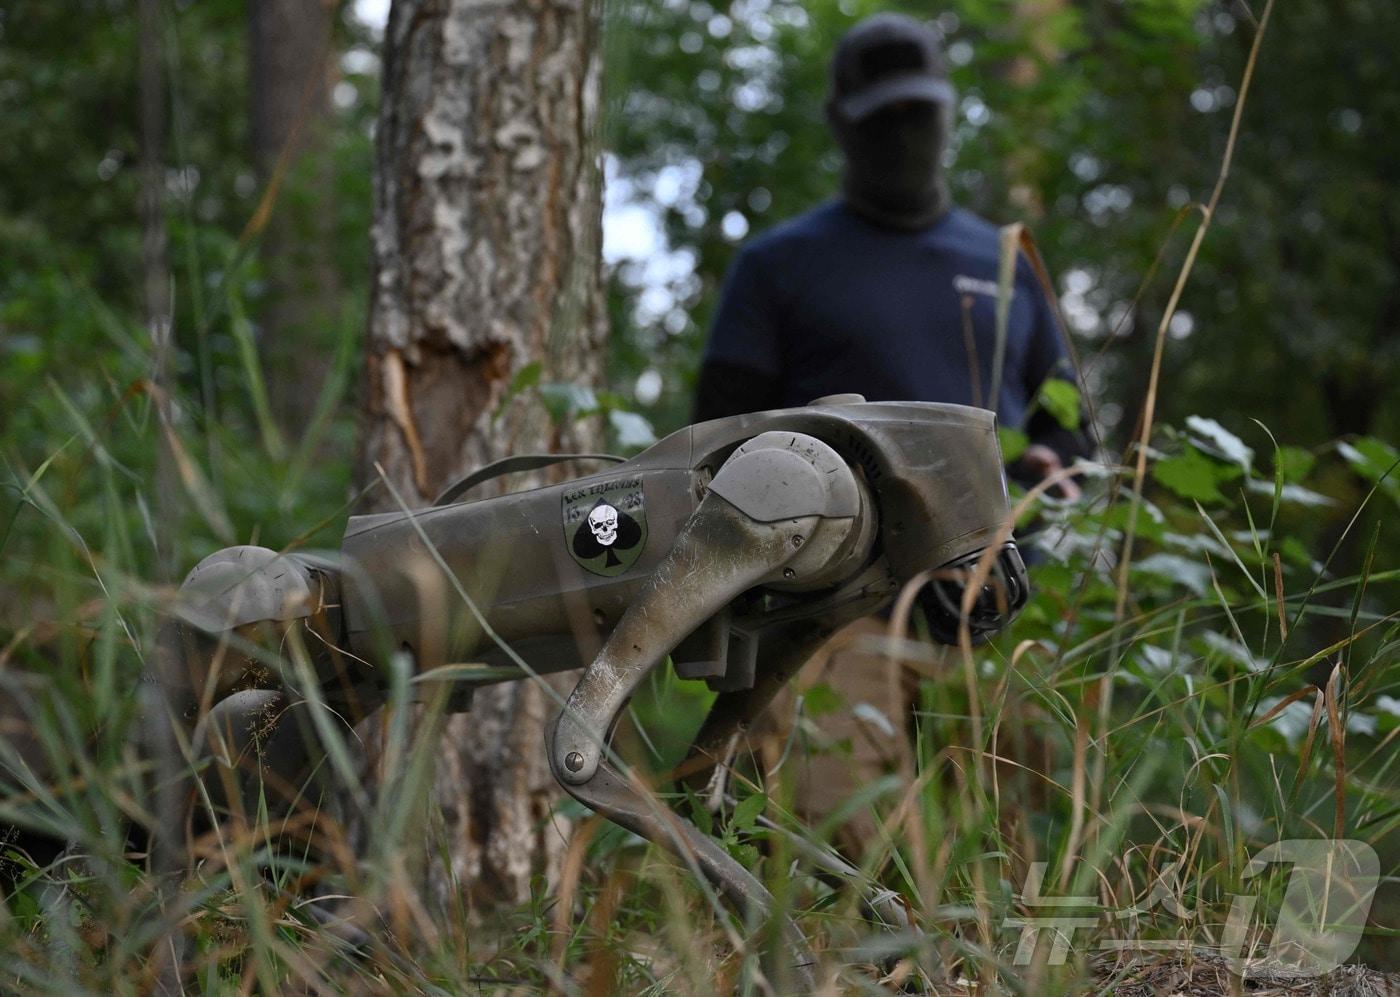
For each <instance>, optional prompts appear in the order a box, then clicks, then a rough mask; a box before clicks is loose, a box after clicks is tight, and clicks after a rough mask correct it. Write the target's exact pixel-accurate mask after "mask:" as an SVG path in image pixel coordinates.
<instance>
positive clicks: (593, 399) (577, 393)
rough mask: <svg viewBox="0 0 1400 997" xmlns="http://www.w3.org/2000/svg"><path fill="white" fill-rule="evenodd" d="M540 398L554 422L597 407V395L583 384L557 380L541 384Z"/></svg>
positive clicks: (595, 409) (588, 411)
mask: <svg viewBox="0 0 1400 997" xmlns="http://www.w3.org/2000/svg"><path fill="white" fill-rule="evenodd" d="M540 399H541V400H542V401H543V402H544V407H545V409H546V410H547V411H548V412H549V417H550V418H551V419H553V420H554V421H555V422H567V421H568V420H570V419H573V418H576V417H577V416H580V415H586V414H588V413H590V412H595V411H597V409H598V396H597V395H595V394H594V393H593V389H592V388H590V387H588V386H587V385H584V384H572V383H569V382H557V381H556V382H551V383H549V384H541V385H540Z"/></svg>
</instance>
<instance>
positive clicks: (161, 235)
mask: <svg viewBox="0 0 1400 997" xmlns="http://www.w3.org/2000/svg"><path fill="white" fill-rule="evenodd" d="M137 31H138V41H137V45H138V58H137V61H138V65H139V71H140V74H139V77H138V84H137V86H138V91H139V96H140V102H141V103H140V106H141V277H142V279H141V292H142V299H143V305H144V308H145V313H146V314H145V318H146V330H147V333H148V335H149V336H150V337H151V374H150V382H151V388H152V390H151V399H152V403H153V405H154V406H155V412H156V480H155V482H154V486H155V487H154V494H153V496H152V498H153V501H154V503H155V510H154V511H155V514H156V523H157V524H158V525H159V526H160V528H161V529H163V530H164V529H167V528H168V527H169V525H170V524H171V523H173V522H174V519H173V515H172V514H173V510H172V509H171V507H170V503H171V502H172V501H173V500H174V498H175V496H176V495H177V494H178V493H179V486H178V479H177V478H176V475H175V465H174V459H173V456H172V454H171V452H170V447H169V444H168V440H167V437H166V433H167V432H170V431H171V427H170V412H171V405H170V392H171V389H172V385H171V383H170V380H171V379H170V372H171V366H172V365H171V351H172V346H173V344H172V324H173V323H172V319H171V314H170V309H171V303H170V263H169V259H168V257H167V253H166V247H167V241H168V240H167V237H166V230H165V86H164V74H163V73H162V71H161V69H162V67H161V63H162V61H163V54H162V53H163V46H162V45H161V37H160V5H159V3H158V0H140V3H139V4H138V7H137ZM155 574H156V579H157V580H158V581H162V582H166V581H170V580H171V579H172V578H173V576H174V574H175V550H174V543H173V538H171V537H170V536H169V535H168V533H162V534H160V535H158V536H157V537H156V563H155Z"/></svg>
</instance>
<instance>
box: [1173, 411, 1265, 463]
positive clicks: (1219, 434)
mask: <svg viewBox="0 0 1400 997" xmlns="http://www.w3.org/2000/svg"><path fill="white" fill-rule="evenodd" d="M1186 428H1187V429H1189V430H1190V431H1191V432H1193V433H1195V434H1196V435H1197V436H1199V437H1200V438H1201V439H1202V440H1203V441H1205V442H1206V443H1207V444H1209V448H1213V449H1215V450H1216V451H1218V452H1219V453H1220V455H1221V456H1222V457H1224V458H1225V459H1226V460H1228V461H1230V462H1231V463H1232V464H1238V465H1239V466H1240V467H1242V468H1244V469H1245V470H1246V471H1248V470H1249V469H1250V468H1251V467H1253V466H1254V451H1253V450H1251V449H1250V448H1249V447H1247V446H1245V444H1244V441H1243V440H1241V439H1240V438H1239V437H1238V436H1236V435H1235V434H1234V433H1232V432H1230V431H1229V430H1228V429H1226V428H1225V427H1224V426H1222V425H1220V423H1218V422H1216V421H1215V420H1214V419H1207V418H1205V417H1204V416H1199V415H1188V416H1187V417H1186Z"/></svg>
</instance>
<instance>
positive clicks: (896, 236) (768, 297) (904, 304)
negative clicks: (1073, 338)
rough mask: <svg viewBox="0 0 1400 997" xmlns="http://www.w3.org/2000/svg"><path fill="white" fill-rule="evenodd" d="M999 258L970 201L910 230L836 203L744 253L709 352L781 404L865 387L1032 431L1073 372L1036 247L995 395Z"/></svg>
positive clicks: (1022, 280) (1024, 266)
mask: <svg viewBox="0 0 1400 997" xmlns="http://www.w3.org/2000/svg"><path fill="white" fill-rule="evenodd" d="M999 256H1000V243H999V233H998V230H997V228H996V226H994V225H992V224H991V223H989V222H986V221H983V220H982V219H981V218H978V217H977V216H976V215H974V214H972V213H971V212H968V211H964V210H962V209H960V208H953V209H951V210H950V211H948V212H947V213H946V214H945V215H944V216H943V217H942V218H941V219H940V220H939V221H938V222H936V223H934V225H933V226H931V227H930V228H927V229H924V230H922V231H917V232H900V231H895V230H892V229H888V228H882V227H879V226H876V225H875V224H873V223H871V222H869V221H867V220H865V219H864V218H862V217H861V216H860V215H858V214H856V213H855V212H853V211H851V210H850V209H849V208H848V207H846V206H845V205H844V204H843V203H841V202H839V201H835V202H831V203H828V204H823V205H822V206H820V207H818V208H816V209H814V210H812V211H809V212H807V213H806V214H803V215H800V216H798V217H796V218H794V219H791V220H790V221H788V222H785V223H783V224H781V225H778V226H777V227H775V228H773V229H771V230H769V231H767V232H765V233H763V234H762V235H760V236H759V237H758V238H756V239H754V240H753V241H751V242H750V243H749V244H748V245H746V246H745V247H744V248H743V249H742V250H741V251H740V253H739V255H738V257H737V258H736V259H735V261H734V263H733V265H732V266H731V268H730V270H729V274H728V276H727V277H726V279H725V285H724V290H723V293H722V296H721V300H720V305H719V309H718V311H717V313H716V316H715V320H714V325H713V328H712V330H711V333H710V339H709V343H708V345H707V346H706V350H705V358H704V359H705V362H706V364H709V365H716V366H719V365H723V366H726V367H738V368H741V369H743V370H745V371H748V372H752V373H753V374H754V375H759V376H761V377H763V378H764V379H765V380H767V379H771V383H772V384H773V388H774V390H773V395H774V397H773V398H772V399H771V401H772V402H773V403H774V404H776V405H778V406H781V407H788V406H796V405H805V404H807V403H808V402H810V401H812V400H813V399H814V398H819V397H821V396H822V395H830V394H837V393H840V392H848V391H854V392H859V393H860V394H863V395H864V396H865V397H866V398H867V399H869V400H870V401H931V402H953V403H957V404H960V405H974V404H975V405H978V406H980V407H982V408H995V409H996V412H997V415H998V417H999V418H1000V420H1001V422H1002V423H1003V424H1004V425H1009V426H1016V427H1024V426H1025V423H1026V415H1027V409H1028V407H1029V406H1030V404H1031V402H1032V401H1033V400H1034V398H1035V396H1036V394H1037V392H1038V391H1039V389H1040V385H1041V384H1042V383H1043V382H1044V381H1045V379H1046V378H1047V377H1050V376H1060V377H1064V378H1066V379H1072V378H1073V372H1072V370H1071V368H1070V365H1069V363H1068V361H1067V358H1066V351H1065V346H1064V342H1063V340H1062V339H1061V337H1060V333H1059V331H1058V329H1057V327H1056V324H1055V319H1054V315H1053V313H1052V311H1051V309H1050V307H1049V305H1048V303H1047V302H1046V300H1045V296H1044V294H1043V293H1042V291H1041V288H1040V285H1039V283H1038V282H1037V281H1036V279H1035V276H1034V274H1033V273H1032V271H1031V268H1030V265H1029V264H1028V263H1027V261H1026V260H1025V258H1024V257H1022V258H1020V259H1018V261H1017V269H1016V277H1015V281H1014V283H1013V290H1012V295H1011V306H1010V316H1009V320H1008V322H1007V337H1006V344H1005V357H1004V360H1003V366H1002V372H1001V380H1000V390H999V392H998V395H999V397H998V398H997V400H996V404H995V405H992V404H990V400H989V399H990V392H991V385H992V380H993V373H992V372H993V365H994V361H995V354H996V299H997V268H998V261H999Z"/></svg>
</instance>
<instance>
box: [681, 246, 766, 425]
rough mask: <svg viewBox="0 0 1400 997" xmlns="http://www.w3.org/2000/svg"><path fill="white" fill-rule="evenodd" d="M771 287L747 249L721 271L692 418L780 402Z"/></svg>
mask: <svg viewBox="0 0 1400 997" xmlns="http://www.w3.org/2000/svg"><path fill="white" fill-rule="evenodd" d="M775 312H776V309H775V307H774V301H773V286H772V284H771V282H769V281H767V280H765V278H764V276H763V274H762V264H761V262H760V260H759V258H758V257H757V255H756V254H755V252H754V251H753V250H752V249H751V248H750V249H745V250H742V251H741V252H740V253H739V255H738V256H737V257H736V258H735V260H734V263H733V264H732V265H731V266H730V268H729V273H728V274H727V275H726V276H725V280H724V287H723V289H722V290H721V291H720V300H719V306H718V307H717V308H716V309H715V318H714V322H713V323H712V324H711V326H710V337H709V340H708V341H707V342H706V344H705V355H704V358H703V359H702V361H701V365H700V377H699V381H698V383H697V384H696V388H695V412H694V421H695V422H704V421H706V420H708V419H721V418H724V417H725V416H730V415H739V414H742V413H744V412H761V411H763V410H764V409H770V408H777V407H778V406H779V405H781V404H782V376H781V375H782V360H781V357H782V353H781V348H780V343H779V336H778V325H777V322H776V321H775Z"/></svg>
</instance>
